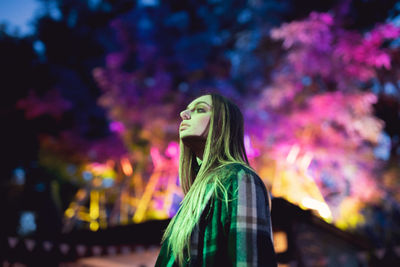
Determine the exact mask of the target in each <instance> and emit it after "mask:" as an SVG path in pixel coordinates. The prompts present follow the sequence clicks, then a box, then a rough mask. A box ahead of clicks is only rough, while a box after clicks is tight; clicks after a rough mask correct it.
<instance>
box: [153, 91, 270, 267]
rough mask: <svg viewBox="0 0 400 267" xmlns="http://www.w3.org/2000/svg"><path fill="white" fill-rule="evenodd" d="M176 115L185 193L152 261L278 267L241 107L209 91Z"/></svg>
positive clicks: (264, 197) (266, 203)
mask: <svg viewBox="0 0 400 267" xmlns="http://www.w3.org/2000/svg"><path fill="white" fill-rule="evenodd" d="M180 115H181V118H182V123H181V124H180V129H179V137H180V164H179V179H180V183H181V187H182V190H183V192H184V194H185V197H184V199H183V200H182V203H181V206H180V208H179V210H178V212H177V214H176V215H175V217H174V218H173V219H172V220H171V222H170V224H169V225H168V227H167V229H166V231H165V233H164V236H163V240H162V243H163V244H162V247H161V251H160V254H159V256H158V258H157V262H156V266H168V267H169V266H221V267H225V266H276V260H275V253H274V248H273V243H272V229H271V217H270V207H271V204H270V198H269V195H268V192H267V190H266V188H265V185H264V184H263V182H262V180H261V179H260V178H259V177H258V176H257V174H256V173H255V172H254V171H253V170H252V169H251V167H250V166H249V162H248V159H247V156H246V152H245V148H244V142H243V137H244V136H243V116H242V113H241V112H240V110H239V108H238V107H237V106H236V105H235V104H233V103H232V102H230V101H229V100H228V99H226V98H225V97H223V96H220V95H218V94H207V95H203V96H201V97H199V98H196V99H195V100H194V101H192V102H191V103H190V104H189V106H188V107H187V109H186V110H184V111H182V112H181V114H180Z"/></svg>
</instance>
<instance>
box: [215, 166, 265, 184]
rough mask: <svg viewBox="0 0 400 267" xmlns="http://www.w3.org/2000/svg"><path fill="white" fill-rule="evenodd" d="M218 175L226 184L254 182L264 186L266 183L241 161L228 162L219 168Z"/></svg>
mask: <svg viewBox="0 0 400 267" xmlns="http://www.w3.org/2000/svg"><path fill="white" fill-rule="evenodd" d="M217 175H218V176H219V179H220V181H222V182H223V184H225V185H232V184H242V183H253V184H255V185H258V186H263V187H264V183H263V181H262V180H261V178H260V177H259V176H258V175H257V173H256V172H255V171H254V170H253V169H252V168H250V167H248V166H246V165H244V164H241V163H229V164H226V165H224V166H222V167H220V168H219V170H218V172H217Z"/></svg>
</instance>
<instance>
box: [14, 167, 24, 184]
mask: <svg viewBox="0 0 400 267" xmlns="http://www.w3.org/2000/svg"><path fill="white" fill-rule="evenodd" d="M13 174H14V177H13V182H14V183H15V184H17V185H23V184H25V170H24V169H22V168H20V167H18V168H16V169H15V170H14V173H13Z"/></svg>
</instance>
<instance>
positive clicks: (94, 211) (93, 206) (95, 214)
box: [89, 191, 100, 220]
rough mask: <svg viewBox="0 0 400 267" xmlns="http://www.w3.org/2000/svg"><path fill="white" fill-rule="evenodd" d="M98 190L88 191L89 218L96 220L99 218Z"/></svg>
mask: <svg viewBox="0 0 400 267" xmlns="http://www.w3.org/2000/svg"><path fill="white" fill-rule="evenodd" d="M99 213H100V212H99V192H98V191H92V192H90V211H89V214H90V218H91V219H93V220H96V219H97V218H99Z"/></svg>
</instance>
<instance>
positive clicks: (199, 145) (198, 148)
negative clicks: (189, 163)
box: [182, 136, 206, 162]
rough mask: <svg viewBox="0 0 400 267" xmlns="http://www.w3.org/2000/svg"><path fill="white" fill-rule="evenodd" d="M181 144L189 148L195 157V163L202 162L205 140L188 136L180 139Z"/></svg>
mask: <svg viewBox="0 0 400 267" xmlns="http://www.w3.org/2000/svg"><path fill="white" fill-rule="evenodd" d="M182 141H183V143H184V144H185V145H186V146H188V147H190V149H192V150H193V152H194V154H195V155H196V158H197V162H199V160H200V161H202V160H203V154H204V147H205V145H206V139H205V138H204V137H201V136H188V137H184V138H182Z"/></svg>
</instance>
